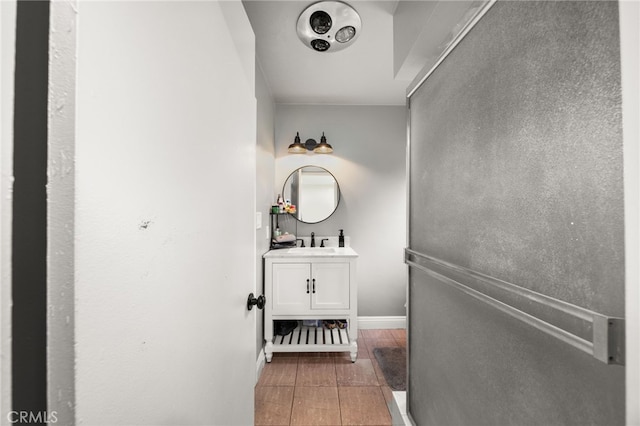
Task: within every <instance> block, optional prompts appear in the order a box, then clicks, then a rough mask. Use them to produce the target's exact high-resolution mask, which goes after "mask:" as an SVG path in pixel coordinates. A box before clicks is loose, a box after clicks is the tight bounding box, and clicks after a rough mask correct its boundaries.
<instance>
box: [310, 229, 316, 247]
mask: <svg viewBox="0 0 640 426" xmlns="http://www.w3.org/2000/svg"><path fill="white" fill-rule="evenodd" d="M315 236H316V234H315V233H314V232H312V233H311V247H315V246H316V238H315Z"/></svg>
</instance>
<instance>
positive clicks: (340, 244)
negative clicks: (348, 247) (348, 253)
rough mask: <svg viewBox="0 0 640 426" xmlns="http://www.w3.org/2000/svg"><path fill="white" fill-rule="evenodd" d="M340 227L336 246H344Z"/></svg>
mask: <svg viewBox="0 0 640 426" xmlns="http://www.w3.org/2000/svg"><path fill="white" fill-rule="evenodd" d="M342 231H343V230H342V229H341V230H340V235H338V247H344V234H343V233H342Z"/></svg>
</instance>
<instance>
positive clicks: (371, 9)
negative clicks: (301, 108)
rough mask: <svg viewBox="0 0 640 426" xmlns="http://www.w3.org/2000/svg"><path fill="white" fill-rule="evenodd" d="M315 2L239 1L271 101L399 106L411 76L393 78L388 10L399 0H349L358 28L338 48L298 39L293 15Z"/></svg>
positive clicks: (390, 15) (390, 20)
mask: <svg viewBox="0 0 640 426" xmlns="http://www.w3.org/2000/svg"><path fill="white" fill-rule="evenodd" d="M315 2H316V1H314V0H310V1H304V0H293V1H292V0H289V1H272V0H243V3H244V7H245V10H246V11H247V15H248V16H249V20H250V22H251V25H252V27H253V30H254V33H255V36H256V50H257V56H258V62H259V64H260V67H261V68H262V70H263V72H264V75H265V78H266V80H267V84H268V85H269V87H270V89H271V92H272V94H273V96H274V99H275V101H276V102H277V103H287V104H330V105H404V104H405V94H406V88H407V86H408V85H409V83H410V82H411V79H412V78H410V79H404V80H396V79H395V78H394V64H393V14H394V12H395V10H396V6H397V4H398V0H391V1H381V0H375V1H372V0H369V1H351V0H349V1H348V3H349V4H350V5H351V6H353V7H354V8H355V9H356V10H357V11H358V13H359V14H360V16H361V18H362V32H361V34H360V36H359V38H358V40H356V41H355V42H354V44H353V45H352V46H350V47H348V48H347V49H344V50H342V51H339V52H316V51H314V50H312V49H310V48H308V47H306V46H305V45H303V44H302V42H301V41H300V40H299V39H298V36H297V34H296V22H297V20H298V16H299V15H300V13H302V11H303V10H304V9H305V8H306V7H307V6H309V5H310V4H313V3H315Z"/></svg>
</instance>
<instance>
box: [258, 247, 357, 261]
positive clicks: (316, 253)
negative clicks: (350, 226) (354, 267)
mask: <svg viewBox="0 0 640 426" xmlns="http://www.w3.org/2000/svg"><path fill="white" fill-rule="evenodd" d="M357 256H358V253H356V252H355V250H353V249H352V248H351V247H295V248H289V249H277V250H269V251H268V252H267V253H265V255H264V256H263V257H265V258H273V257H323V258H325V257H357Z"/></svg>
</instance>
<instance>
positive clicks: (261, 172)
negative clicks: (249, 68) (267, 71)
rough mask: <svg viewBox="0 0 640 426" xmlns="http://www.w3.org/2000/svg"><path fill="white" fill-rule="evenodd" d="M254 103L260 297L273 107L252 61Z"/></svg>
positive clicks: (259, 333)
mask: <svg viewBox="0 0 640 426" xmlns="http://www.w3.org/2000/svg"><path fill="white" fill-rule="evenodd" d="M256 101H257V104H258V120H257V128H258V135H257V150H256V210H257V211H258V212H260V213H261V214H262V227H261V228H260V229H256V271H257V274H256V276H257V278H256V289H257V292H256V294H263V290H264V282H263V271H262V255H263V254H265V253H266V252H267V251H269V242H270V235H271V233H270V231H271V230H270V225H269V222H270V221H269V214H268V209H269V206H270V205H271V204H273V193H274V192H275V189H274V180H275V142H274V139H275V129H274V124H275V104H274V103H273V96H272V95H271V91H270V88H269V85H268V83H267V82H266V80H265V78H264V73H263V71H262V69H261V68H260V64H259V62H258V61H256ZM257 319H258V321H257V326H256V355H258V353H259V352H260V350H261V349H262V345H263V344H264V332H263V320H264V314H263V311H259V314H258V315H257Z"/></svg>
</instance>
